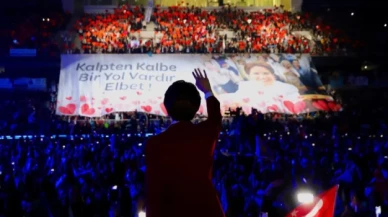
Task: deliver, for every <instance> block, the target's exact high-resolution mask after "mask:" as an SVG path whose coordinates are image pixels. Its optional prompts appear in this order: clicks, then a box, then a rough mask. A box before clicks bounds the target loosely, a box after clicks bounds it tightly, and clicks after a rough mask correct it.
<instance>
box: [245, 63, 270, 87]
mask: <svg viewBox="0 0 388 217" xmlns="http://www.w3.org/2000/svg"><path fill="white" fill-rule="evenodd" d="M245 72H246V73H247V75H248V77H249V80H253V81H257V82H259V83H261V84H262V85H264V86H269V85H272V84H273V83H274V82H275V81H276V77H275V73H274V70H273V68H272V67H271V66H270V65H268V64H266V63H260V62H253V63H248V64H246V65H245Z"/></svg>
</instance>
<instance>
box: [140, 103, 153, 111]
mask: <svg viewBox="0 0 388 217" xmlns="http://www.w3.org/2000/svg"><path fill="white" fill-rule="evenodd" d="M141 108H142V109H143V110H144V111H145V112H148V113H150V112H151V111H152V106H149V105H146V106H142V107H141Z"/></svg>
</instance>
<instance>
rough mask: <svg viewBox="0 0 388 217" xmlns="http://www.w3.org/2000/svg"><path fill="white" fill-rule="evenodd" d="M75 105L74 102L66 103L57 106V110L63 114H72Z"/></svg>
mask: <svg viewBox="0 0 388 217" xmlns="http://www.w3.org/2000/svg"><path fill="white" fill-rule="evenodd" d="M76 108H77V106H76V105H75V104H67V105H66V106H60V107H59V108H58V110H59V112H60V113H62V114H65V115H72V114H74V112H75V109H76Z"/></svg>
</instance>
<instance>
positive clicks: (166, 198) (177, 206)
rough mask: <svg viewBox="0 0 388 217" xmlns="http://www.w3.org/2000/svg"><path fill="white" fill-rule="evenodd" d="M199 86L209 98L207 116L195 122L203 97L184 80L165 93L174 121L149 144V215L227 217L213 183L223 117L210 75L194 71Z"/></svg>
mask: <svg viewBox="0 0 388 217" xmlns="http://www.w3.org/2000/svg"><path fill="white" fill-rule="evenodd" d="M193 75H194V78H195V80H196V86H197V88H198V89H199V90H200V91H202V92H203V93H204V94H205V98H206V104H207V112H208V118H207V120H206V121H203V122H201V123H199V124H193V123H192V122H191V120H192V119H193V118H194V116H195V114H196V113H197V111H198V109H199V107H200V104H201V97H200V94H199V92H198V90H197V88H196V87H195V86H194V85H193V84H191V83H188V82H185V81H182V80H181V81H176V82H174V83H173V84H172V85H171V86H170V87H169V88H168V89H167V91H166V93H165V98H164V105H165V107H166V110H167V112H168V114H169V116H170V117H171V118H172V119H173V120H174V122H173V123H172V125H171V126H170V127H169V128H168V129H167V130H166V131H164V132H163V133H161V134H159V135H157V136H154V137H151V138H150V139H149V140H148V141H147V144H146V186H145V187H146V214H147V217H182V216H184V217H198V216H201V217H207V216H208V217H224V216H225V214H224V212H223V210H222V207H221V203H220V200H219V198H218V195H217V192H216V190H215V188H214V186H213V184H212V166H213V154H214V148H215V145H216V141H217V139H218V136H219V133H220V130H221V123H222V115H221V112H220V103H219V101H218V100H217V98H216V97H214V95H213V93H212V90H211V86H210V83H209V80H208V78H207V75H206V72H205V71H204V72H203V74H202V73H201V71H200V70H199V69H196V70H195V71H194V72H193Z"/></svg>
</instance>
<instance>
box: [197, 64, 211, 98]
mask: <svg viewBox="0 0 388 217" xmlns="http://www.w3.org/2000/svg"><path fill="white" fill-rule="evenodd" d="M193 76H194V78H195V85H196V86H197V88H198V89H199V90H200V91H202V92H203V93H208V92H211V91H212V88H211V86H210V82H209V79H208V78H207V75H206V71H205V70H203V74H202V72H201V70H200V69H194V72H193Z"/></svg>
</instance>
